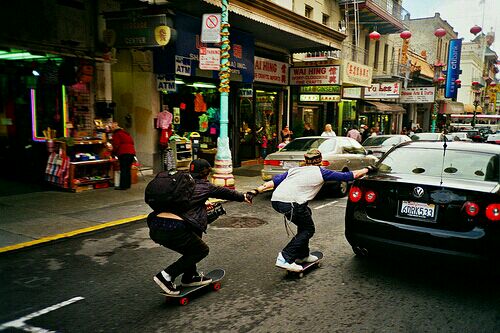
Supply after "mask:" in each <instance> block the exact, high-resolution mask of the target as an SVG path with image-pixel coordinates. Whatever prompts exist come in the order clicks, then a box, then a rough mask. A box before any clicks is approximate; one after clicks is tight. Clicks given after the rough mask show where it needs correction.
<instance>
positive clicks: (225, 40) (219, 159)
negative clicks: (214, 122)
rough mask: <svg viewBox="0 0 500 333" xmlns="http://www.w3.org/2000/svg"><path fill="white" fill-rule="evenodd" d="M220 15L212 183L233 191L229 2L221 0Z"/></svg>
mask: <svg viewBox="0 0 500 333" xmlns="http://www.w3.org/2000/svg"><path fill="white" fill-rule="evenodd" d="M221 4H222V15H221V31H220V35H221V47H220V71H219V78H220V85H219V92H220V134H219V137H218V138H217V153H216V155H215V166H214V173H213V174H212V183H214V184H215V185H219V186H224V187H228V188H232V189H234V176H233V161H232V158H231V149H230V148H229V137H228V123H229V117H228V114H229V82H230V75H231V74H230V68H229V50H230V49H231V46H230V45H229V20H228V17H229V10H228V6H229V1H228V0H222V1H221Z"/></svg>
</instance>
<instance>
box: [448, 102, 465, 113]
mask: <svg viewBox="0 0 500 333" xmlns="http://www.w3.org/2000/svg"><path fill="white" fill-rule="evenodd" d="M463 112H464V103H460V102H454V101H445V102H444V106H443V113H445V114H460V113H463Z"/></svg>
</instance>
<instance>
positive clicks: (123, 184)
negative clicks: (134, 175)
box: [118, 154, 134, 188]
mask: <svg viewBox="0 0 500 333" xmlns="http://www.w3.org/2000/svg"><path fill="white" fill-rule="evenodd" d="M118 160H119V161H120V188H130V182H131V178H130V168H131V167H132V163H133V162H134V155H132V154H123V155H120V156H118Z"/></svg>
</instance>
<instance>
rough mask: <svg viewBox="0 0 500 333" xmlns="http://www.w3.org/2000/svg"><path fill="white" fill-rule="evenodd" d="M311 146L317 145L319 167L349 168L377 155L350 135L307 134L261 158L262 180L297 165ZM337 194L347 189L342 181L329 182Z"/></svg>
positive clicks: (341, 169)
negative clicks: (319, 152) (262, 159)
mask: <svg viewBox="0 0 500 333" xmlns="http://www.w3.org/2000/svg"><path fill="white" fill-rule="evenodd" d="M312 148H317V149H319V150H320V151H321V154H322V156H323V167H325V168H327V169H331V170H335V171H349V170H356V169H361V168H363V167H365V166H368V165H374V164H375V163H376V162H377V161H378V158H376V157H375V156H373V154H371V152H368V151H367V150H366V149H365V148H363V146H362V145H361V144H359V142H357V141H356V140H354V139H351V138H347V137H343V136H336V137H325V136H308V137H303V138H298V139H295V140H293V141H291V142H290V143H289V144H287V145H286V146H285V147H284V148H283V149H281V150H280V151H278V152H275V153H272V154H269V155H268V156H267V157H266V159H265V160H264V167H263V169H262V171H261V173H262V179H263V180H264V181H268V180H271V179H272V178H273V176H275V175H278V174H281V173H284V172H286V171H287V170H288V169H290V168H293V167H297V166H300V165H301V163H303V161H304V154H305V153H306V152H307V151H308V150H309V149H312ZM332 184H333V186H335V188H336V192H337V195H339V196H345V195H346V194H347V192H348V189H349V184H348V183H346V182H334V183H332Z"/></svg>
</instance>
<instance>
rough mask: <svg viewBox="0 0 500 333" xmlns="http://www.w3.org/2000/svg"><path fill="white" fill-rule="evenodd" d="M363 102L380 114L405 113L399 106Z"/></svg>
mask: <svg viewBox="0 0 500 333" xmlns="http://www.w3.org/2000/svg"><path fill="white" fill-rule="evenodd" d="M364 102H365V103H366V104H368V105H369V106H374V107H375V108H376V109H377V111H380V112H391V113H398V112H405V111H406V110H405V109H404V108H403V107H402V106H401V105H398V104H387V103H382V102H373V101H364Z"/></svg>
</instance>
